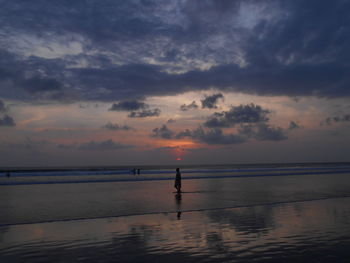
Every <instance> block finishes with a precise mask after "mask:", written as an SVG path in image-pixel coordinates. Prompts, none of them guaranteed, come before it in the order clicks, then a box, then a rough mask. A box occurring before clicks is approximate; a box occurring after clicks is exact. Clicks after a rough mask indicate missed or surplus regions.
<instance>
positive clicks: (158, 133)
mask: <svg viewBox="0 0 350 263" xmlns="http://www.w3.org/2000/svg"><path fill="white" fill-rule="evenodd" d="M174 134H175V133H174V132H173V131H172V130H170V129H169V128H168V127H167V126H166V125H163V126H162V127H160V128H154V129H153V130H152V135H151V136H152V137H159V138H163V139H172V138H173V137H174Z"/></svg>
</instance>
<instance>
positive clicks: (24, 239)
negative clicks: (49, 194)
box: [0, 198, 350, 262]
mask: <svg viewBox="0 0 350 263" xmlns="http://www.w3.org/2000/svg"><path fill="white" fill-rule="evenodd" d="M349 202H350V199H349V198H335V199H327V200H319V201H305V202H294V203H285V204H272V205H257V206H250V207H240V208H231V209H214V210H208V211H197V212H182V213H181V214H180V215H179V214H178V213H177V212H174V213H156V214H152V215H139V216H122V217H115V218H101V219H88V220H73V221H65V222H51V223H39V224H24V225H8V226H2V227H0V233H1V234H0V240H1V245H0V260H1V262H79V261H83V262H281V261H282V262H347V260H348V258H349V256H350V251H349V249H348V248H349V246H350V206H349Z"/></svg>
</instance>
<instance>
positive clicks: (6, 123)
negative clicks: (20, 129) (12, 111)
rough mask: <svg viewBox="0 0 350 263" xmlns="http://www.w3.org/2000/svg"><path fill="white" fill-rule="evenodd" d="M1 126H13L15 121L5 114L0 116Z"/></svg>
mask: <svg viewBox="0 0 350 263" xmlns="http://www.w3.org/2000/svg"><path fill="white" fill-rule="evenodd" d="M1 126H3V127H4V126H7V127H13V126H16V123H15V121H14V119H13V118H12V117H10V116H8V115H7V114H5V115H4V117H2V118H0V127H1Z"/></svg>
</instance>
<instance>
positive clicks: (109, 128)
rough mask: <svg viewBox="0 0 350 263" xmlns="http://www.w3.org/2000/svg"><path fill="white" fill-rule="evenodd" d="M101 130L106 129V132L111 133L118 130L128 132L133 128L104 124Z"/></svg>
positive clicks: (109, 123)
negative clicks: (109, 131)
mask: <svg viewBox="0 0 350 263" xmlns="http://www.w3.org/2000/svg"><path fill="white" fill-rule="evenodd" d="M103 128H105V129H108V130H112V131H119V130H122V131H130V130H134V128H132V127H130V126H128V125H122V126H121V125H119V124H117V123H114V124H113V123H111V122H108V123H107V124H105V125H104V126H103Z"/></svg>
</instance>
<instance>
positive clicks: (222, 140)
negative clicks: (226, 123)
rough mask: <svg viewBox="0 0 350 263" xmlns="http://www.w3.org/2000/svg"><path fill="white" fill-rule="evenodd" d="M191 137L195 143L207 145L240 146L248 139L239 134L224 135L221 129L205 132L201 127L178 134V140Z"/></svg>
mask: <svg viewBox="0 0 350 263" xmlns="http://www.w3.org/2000/svg"><path fill="white" fill-rule="evenodd" d="M183 137H190V138H192V139H193V140H194V141H197V142H201V143H206V144H219V145H226V144H239V143H243V142H245V141H246V138H244V137H242V136H240V135H237V134H224V133H223V131H222V130H221V129H219V128H215V129H210V130H207V131H206V130H204V129H203V128H202V127H199V128H197V129H195V130H193V131H190V130H185V131H183V132H180V133H179V134H177V138H183Z"/></svg>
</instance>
